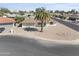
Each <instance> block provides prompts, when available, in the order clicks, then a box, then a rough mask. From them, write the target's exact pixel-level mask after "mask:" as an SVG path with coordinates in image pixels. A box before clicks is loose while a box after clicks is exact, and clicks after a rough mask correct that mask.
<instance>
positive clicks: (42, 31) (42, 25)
mask: <svg viewBox="0 0 79 59" xmlns="http://www.w3.org/2000/svg"><path fill="white" fill-rule="evenodd" d="M41 32H43V21H41Z"/></svg>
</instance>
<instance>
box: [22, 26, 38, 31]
mask: <svg viewBox="0 0 79 59" xmlns="http://www.w3.org/2000/svg"><path fill="white" fill-rule="evenodd" d="M24 30H25V31H38V29H36V28H30V27H28V28H24Z"/></svg>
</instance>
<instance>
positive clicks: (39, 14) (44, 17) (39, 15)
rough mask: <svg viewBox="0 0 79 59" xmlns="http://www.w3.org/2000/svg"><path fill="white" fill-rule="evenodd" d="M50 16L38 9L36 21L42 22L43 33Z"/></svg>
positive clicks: (43, 10)
mask: <svg viewBox="0 0 79 59" xmlns="http://www.w3.org/2000/svg"><path fill="white" fill-rule="evenodd" d="M49 18H50V14H49V13H48V12H47V11H46V10H45V9H44V8H43V7H41V8H37V9H36V12H35V19H36V20H40V21H41V32H43V26H44V23H45V22H46V21H47V20H49Z"/></svg>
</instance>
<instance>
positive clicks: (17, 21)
mask: <svg viewBox="0 0 79 59" xmlns="http://www.w3.org/2000/svg"><path fill="white" fill-rule="evenodd" d="M15 20H16V23H20V22H22V21H23V20H24V17H19V16H16V17H15Z"/></svg>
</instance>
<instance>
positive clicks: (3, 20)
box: [0, 17, 15, 23]
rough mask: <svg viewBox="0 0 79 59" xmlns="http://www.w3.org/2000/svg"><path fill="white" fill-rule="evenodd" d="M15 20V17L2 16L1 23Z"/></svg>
mask: <svg viewBox="0 0 79 59" xmlns="http://www.w3.org/2000/svg"><path fill="white" fill-rule="evenodd" d="M14 22H15V20H14V19H13V18H5V17H0V23H14Z"/></svg>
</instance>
